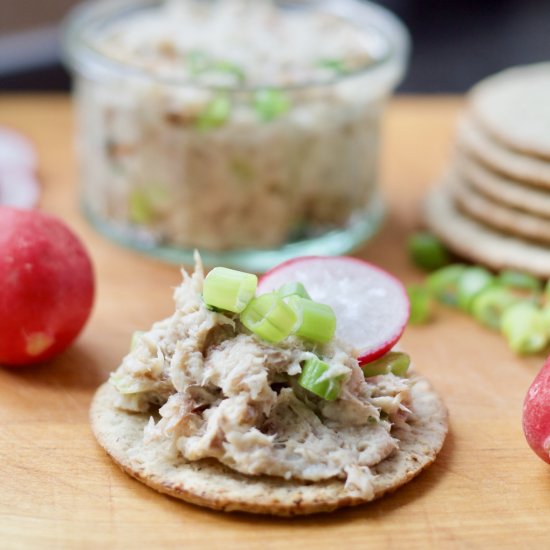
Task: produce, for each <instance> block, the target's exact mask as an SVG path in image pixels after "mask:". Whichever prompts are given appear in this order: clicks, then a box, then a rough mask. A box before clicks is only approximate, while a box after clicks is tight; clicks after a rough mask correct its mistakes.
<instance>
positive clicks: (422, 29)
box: [0, 0, 550, 93]
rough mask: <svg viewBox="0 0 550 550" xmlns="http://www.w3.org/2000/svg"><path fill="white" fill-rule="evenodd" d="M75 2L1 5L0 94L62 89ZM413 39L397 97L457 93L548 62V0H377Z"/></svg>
mask: <svg viewBox="0 0 550 550" xmlns="http://www.w3.org/2000/svg"><path fill="white" fill-rule="evenodd" d="M77 3H78V1H77V0H0V91H17V90H22V91H24V90H29V91H30V90H35V91H39V90H45V91H51V90H67V89H68V88H69V79H68V76H67V74H66V72H65V71H64V69H63V68H62V66H61V64H60V61H59V47H58V38H59V22H60V21H61V20H62V18H63V17H64V15H65V14H66V13H67V11H68V10H69V9H70V8H71V7H72V6H74V5H76V4H77ZM378 3H379V4H382V5H384V6H386V7H388V8H389V9H391V10H392V11H393V12H395V13H396V14H398V15H399V17H401V19H402V20H403V21H404V22H405V24H406V25H407V26H408V27H409V30H410V31H411V34H412V38H413V45H414V47H413V54H412V59H411V66H410V70H409V73H408V76H407V78H406V80H405V81H404V82H403V84H402V85H401V87H400V91H401V92H409V93H442V92H446V93H457V92H463V91H465V90H467V89H468V88H469V87H470V86H471V85H472V84H474V83H475V82H476V81H478V80H479V79H481V78H483V77H484V76H486V75H488V74H490V73H494V72H496V71H498V70H500V69H502V68H504V67H508V66H510V65H516V64H521V63H530V62H535V61H543V60H550V1H549V0H382V1H380V2H378Z"/></svg>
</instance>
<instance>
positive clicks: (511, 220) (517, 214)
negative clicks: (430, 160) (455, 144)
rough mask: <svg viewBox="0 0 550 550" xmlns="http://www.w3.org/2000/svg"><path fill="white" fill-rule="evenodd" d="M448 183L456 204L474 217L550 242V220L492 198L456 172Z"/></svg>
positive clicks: (525, 236) (516, 234) (520, 234)
mask: <svg viewBox="0 0 550 550" xmlns="http://www.w3.org/2000/svg"><path fill="white" fill-rule="evenodd" d="M447 185H448V186H449V190H450V192H451V195H452V196H453V197H454V200H455V203H456V205H457V206H458V207H459V209H460V210H462V211H463V212H465V213H466V214H467V215H469V216H470V217H472V218H474V219H476V220H479V221H480V222H481V223H483V224H485V225H489V226H491V227H494V228H496V229H499V230H501V231H503V232H505V233H509V234H511V235H515V236H517V237H523V238H526V239H531V240H535V241H539V242H541V243H550V219H548V218H542V217H539V216H535V215H533V214H529V213H527V212H522V211H521V210H514V209H512V208H508V207H506V206H504V205H502V204H499V203H498V202H495V201H493V200H491V199H488V198H486V197H485V196H484V195H482V194H480V193H478V192H477V191H475V190H474V189H472V188H471V187H470V186H469V185H468V184H467V183H466V182H464V181H463V180H461V179H460V178H458V177H457V176H456V175H449V178H448V181H447Z"/></svg>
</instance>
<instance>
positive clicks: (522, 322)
mask: <svg viewBox="0 0 550 550" xmlns="http://www.w3.org/2000/svg"><path fill="white" fill-rule="evenodd" d="M501 330H502V333H503V334H504V336H505V337H506V340H507V341H508V345H509V346H510V348H512V350H513V351H515V352H516V353H520V354H528V353H537V352H539V351H542V350H543V349H544V348H545V347H546V345H547V344H548V331H547V328H546V326H545V318H544V315H543V313H542V312H541V310H539V309H538V308H537V307H536V306H535V305H534V304H532V303H530V302H521V303H519V304H516V305H514V306H512V307H510V308H508V309H507V310H506V311H505V312H504V315H503V316H502V324H501Z"/></svg>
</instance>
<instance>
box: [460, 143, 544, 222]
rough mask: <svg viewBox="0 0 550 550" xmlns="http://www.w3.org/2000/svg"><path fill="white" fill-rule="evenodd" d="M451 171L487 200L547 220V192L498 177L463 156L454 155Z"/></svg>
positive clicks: (462, 154)
mask: <svg viewBox="0 0 550 550" xmlns="http://www.w3.org/2000/svg"><path fill="white" fill-rule="evenodd" d="M454 169H455V170H456V171H457V173H458V175H459V176H460V177H461V178H462V179H464V180H465V181H467V182H468V184H470V186H471V187H473V188H474V189H475V190H476V191H478V192H479V193H481V194H483V195H485V196H486V197H489V198H491V199H493V200H494V201H496V202H500V203H503V204H506V205H508V206H510V207H512V208H517V209H519V210H524V211H526V212H531V213H533V214H537V215H539V216H542V217H548V218H550V191H547V190H545V189H541V188H537V187H531V186H529V185H525V184H522V183H521V182H519V181H516V180H513V179H510V178H506V177H504V176H501V175H499V174H497V173H496V172H492V171H491V170H488V169H487V168H485V167H484V166H483V165H482V164H480V163H479V162H476V161H475V160H474V159H473V158H471V157H470V156H469V155H466V154H464V153H458V154H457V157H456V159H455V162H454Z"/></svg>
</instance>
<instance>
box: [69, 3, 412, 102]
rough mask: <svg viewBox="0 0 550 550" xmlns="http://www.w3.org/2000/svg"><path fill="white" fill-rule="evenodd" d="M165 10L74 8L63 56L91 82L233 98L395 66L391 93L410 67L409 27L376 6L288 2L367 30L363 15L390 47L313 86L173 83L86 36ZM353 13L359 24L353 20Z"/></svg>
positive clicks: (130, 5) (293, 87)
mask: <svg viewBox="0 0 550 550" xmlns="http://www.w3.org/2000/svg"><path fill="white" fill-rule="evenodd" d="M161 4H162V0H95V1H92V0H88V1H87V2H84V3H83V4H81V5H79V6H77V7H76V8H73V10H72V11H71V12H70V13H69V15H68V17H67V19H66V20H65V22H64V25H63V38H62V50H63V58H64V62H65V64H66V66H67V67H68V68H69V69H71V70H73V71H75V72H77V73H82V74H84V75H86V76H92V75H97V74H108V73H109V72H111V71H112V72H114V73H116V74H117V76H121V75H123V76H128V77H130V78H134V79H141V80H146V81H154V82H156V83H159V84H163V85H166V86H178V87H184V88H194V89H201V90H210V91H220V90H223V91H225V92H228V93H234V94H238V93H245V94H246V93H254V92H256V91H258V90H265V89H266V88H268V89H277V90H283V91H299V90H302V89H308V88H314V87H325V86H327V87H330V86H333V85H335V84H338V83H340V82H343V81H348V80H351V79H353V78H356V77H362V76H368V75H375V74H377V73H379V72H381V70H382V69H384V68H386V67H388V66H390V65H392V64H395V65H397V71H395V73H396V74H394V75H392V78H390V79H389V80H390V82H389V83H388V87H391V86H392V85H395V84H396V83H397V81H399V80H400V78H401V76H402V73H403V72H404V65H405V62H406V59H407V57H408V54H409V49H410V37H409V33H408V31H407V28H406V27H405V25H404V24H403V23H402V22H401V21H400V19H399V18H398V17H397V16H395V15H394V14H393V13H392V12H391V11H389V10H388V9H386V8H384V7H382V6H380V5H377V4H374V3H372V2H370V1H361V2H359V0H320V1H319V0H284V1H283V4H287V5H289V6H296V7H298V6H299V7H300V8H305V9H314V10H319V9H321V10H323V11H324V12H325V13H328V14H330V15H336V16H338V17H340V18H342V19H344V20H346V19H347V20H348V21H351V22H352V23H353V24H354V25H355V26H356V27H358V28H360V29H361V28H362V29H363V31H365V32H367V29H366V28H365V27H366V26H367V25H364V24H357V23H358V22H357V19H356V16H357V15H359V16H361V17H363V18H365V19H367V20H368V27H370V28H371V29H374V30H376V31H377V33H378V34H379V35H380V36H381V37H382V38H383V39H384V40H385V41H386V45H387V50H386V52H384V55H381V56H379V57H377V58H375V59H374V60H369V62H368V63H366V64H365V65H363V66H361V67H359V68H357V69H354V70H353V71H349V72H346V73H345V74H342V75H335V76H334V77H332V78H324V79H317V80H308V81H304V82H296V83H292V84H284V85H277V84H269V83H266V84H264V85H254V86H247V85H243V84H240V85H238V86H219V85H209V84H204V83H201V82H196V81H194V80H192V79H189V78H185V77H172V76H165V75H158V74H154V73H152V72H150V71H149V70H148V69H146V68H144V67H140V66H137V65H130V64H128V63H125V62H123V61H121V60H118V59H115V58H113V57H110V56H109V55H107V54H105V53H104V52H102V51H101V50H100V49H99V48H97V47H96V45H95V44H94V43H93V41H92V40H90V39H88V38H86V36H85V34H86V33H85V31H86V30H88V28H89V25H98V24H99V25H103V24H107V23H109V21H110V20H111V18H112V17H117V16H118V17H120V16H121V15H122V13H123V12H124V11H126V10H136V9H146V8H151V7H155V6H159V5H161ZM351 11H353V12H354V13H353V16H354V17H353V20H352V19H351V15H352V13H350V12H351Z"/></svg>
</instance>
